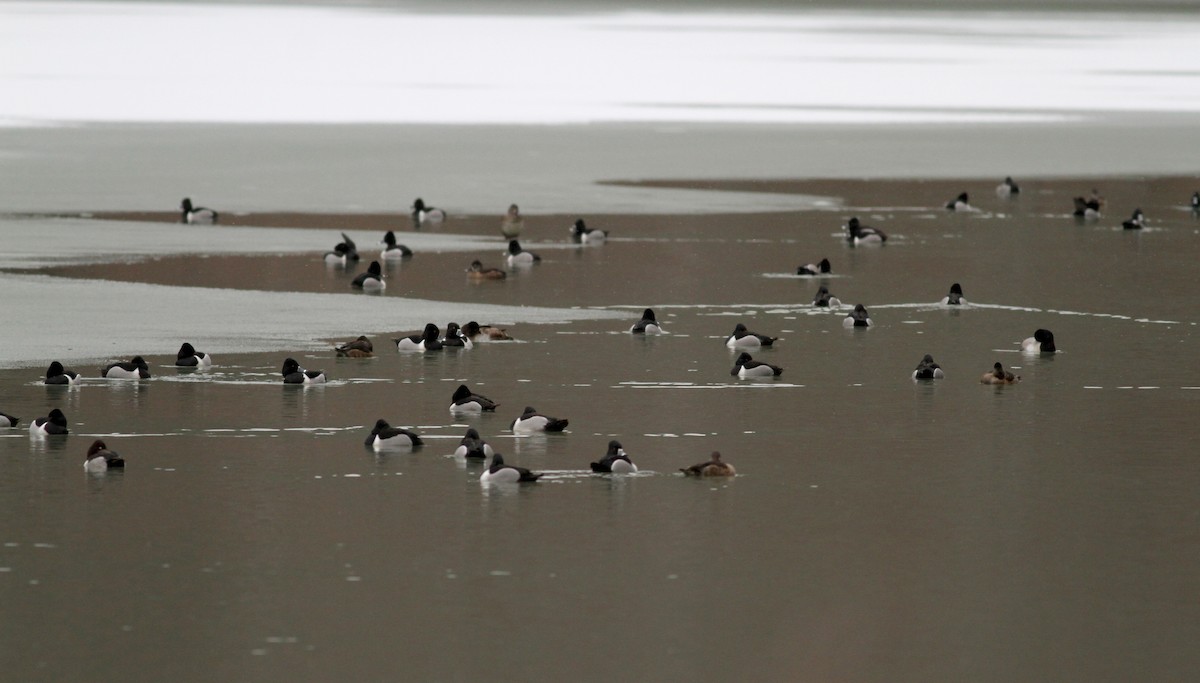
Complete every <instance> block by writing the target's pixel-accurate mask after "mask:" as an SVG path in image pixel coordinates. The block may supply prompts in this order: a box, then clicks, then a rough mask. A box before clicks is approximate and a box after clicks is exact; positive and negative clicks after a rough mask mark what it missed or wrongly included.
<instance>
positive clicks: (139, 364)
mask: <svg viewBox="0 0 1200 683" xmlns="http://www.w3.org/2000/svg"><path fill="white" fill-rule="evenodd" d="M100 376H101V377H108V378H109V379H149V378H150V368H149V366H147V365H146V361H145V360H143V359H142V357H141V356H134V357H133V358H130V359H129V360H127V361H120V362H117V363H112V364H111V365H109V366H108V367H106V368H104V370H103V371H101V372H100Z"/></svg>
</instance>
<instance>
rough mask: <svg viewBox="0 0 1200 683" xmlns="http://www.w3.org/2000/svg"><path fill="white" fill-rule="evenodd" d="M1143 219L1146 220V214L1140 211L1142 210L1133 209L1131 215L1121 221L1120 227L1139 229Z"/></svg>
mask: <svg viewBox="0 0 1200 683" xmlns="http://www.w3.org/2000/svg"><path fill="white" fill-rule="evenodd" d="M1144 220H1146V215H1145V214H1143V213H1142V210H1141V209H1134V210H1133V215H1132V216H1130V217H1129V220H1127V221H1125V222H1123V223H1121V227H1122V228H1123V229H1125V230H1141V229H1142V221H1144Z"/></svg>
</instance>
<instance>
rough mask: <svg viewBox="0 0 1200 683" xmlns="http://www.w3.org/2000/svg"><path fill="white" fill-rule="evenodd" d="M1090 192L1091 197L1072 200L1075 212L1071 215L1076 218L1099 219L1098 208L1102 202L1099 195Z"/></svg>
mask: <svg viewBox="0 0 1200 683" xmlns="http://www.w3.org/2000/svg"><path fill="white" fill-rule="evenodd" d="M1092 192H1093V194H1092V196H1091V197H1088V198H1086V199H1085V198H1083V197H1075V198H1074V199H1072V201H1073V202H1075V212H1074V213H1073V214H1072V215H1074V216H1075V217H1076V218H1083V219H1086V220H1095V219H1097V218H1099V217H1100V206H1101V204H1102V201H1101V199H1100V197H1099V195H1096V194H1095V190H1093V191H1092Z"/></svg>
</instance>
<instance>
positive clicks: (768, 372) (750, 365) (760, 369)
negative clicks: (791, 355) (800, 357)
mask: <svg viewBox="0 0 1200 683" xmlns="http://www.w3.org/2000/svg"><path fill="white" fill-rule="evenodd" d="M729 374H731V375H733V376H734V377H741V378H743V379H745V378H747V377H778V376H780V375H782V374H783V368H781V367H779V366H777V365H771V364H770V363H760V362H759V361H756V360H754V359H753V358H751V357H750V354H748V353H746V352H745V351H743V352H742V353H740V354H738V357H737V360H735V361H734V362H733V369H732V370H730V371H729Z"/></svg>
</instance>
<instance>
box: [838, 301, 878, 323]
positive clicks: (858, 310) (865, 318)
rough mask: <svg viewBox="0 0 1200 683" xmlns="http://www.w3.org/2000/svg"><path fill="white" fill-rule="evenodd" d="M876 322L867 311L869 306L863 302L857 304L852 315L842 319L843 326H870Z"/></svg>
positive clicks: (851, 312)
mask: <svg viewBox="0 0 1200 683" xmlns="http://www.w3.org/2000/svg"><path fill="white" fill-rule="evenodd" d="M874 324H875V323H874V322H872V321H871V316H870V314H868V313H867V307H866V306H863V305H862V304H855V305H854V310H853V311H850V315H848V316H846V319H845V320H843V321H842V327H870V326H871V325H874Z"/></svg>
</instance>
